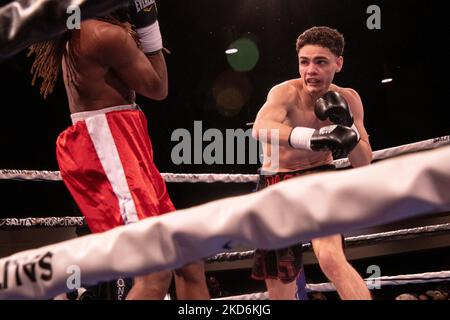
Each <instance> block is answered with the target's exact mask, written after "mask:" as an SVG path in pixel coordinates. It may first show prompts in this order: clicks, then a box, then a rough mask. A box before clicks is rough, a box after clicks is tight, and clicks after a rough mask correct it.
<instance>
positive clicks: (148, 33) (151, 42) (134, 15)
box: [129, 0, 163, 54]
mask: <svg viewBox="0 0 450 320" xmlns="http://www.w3.org/2000/svg"><path fill="white" fill-rule="evenodd" d="M129 7H130V20H131V23H132V24H133V25H134V26H135V28H136V33H137V34H138V36H139V39H140V42H141V46H142V50H143V51H144V52H145V53H149V54H152V53H157V52H159V51H160V50H161V49H162V48H163V44H162V36H161V31H160V29H159V23H158V10H157V8H156V3H155V0H130V5H129Z"/></svg>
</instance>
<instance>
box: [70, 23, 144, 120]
mask: <svg viewBox="0 0 450 320" xmlns="http://www.w3.org/2000/svg"><path fill="white" fill-rule="evenodd" d="M111 27H116V28H117V26H112V25H111V24H109V23H107V22H103V21H98V20H88V21H85V22H83V23H82V27H81V29H80V30H73V31H72V36H71V39H70V41H69V42H68V43H67V46H66V51H65V55H64V57H63V61H62V70H63V77H64V84H65V87H66V92H67V96H68V100H69V107H70V111H71V113H76V112H82V111H92V110H98V109H103V108H107V107H112V106H117V105H124V104H130V103H132V102H134V99H135V95H134V92H133V91H132V90H130V89H128V88H127V86H126V85H125V84H124V83H123V82H122V81H121V80H120V79H119V77H117V76H116V75H115V74H114V72H113V71H112V70H111V68H109V67H108V66H105V65H103V64H102V54H103V53H101V52H100V51H99V49H98V45H97V43H98V41H97V40H98V37H99V33H101V32H102V31H103V30H104V28H111ZM108 54H115V53H114V52H109V53H108Z"/></svg>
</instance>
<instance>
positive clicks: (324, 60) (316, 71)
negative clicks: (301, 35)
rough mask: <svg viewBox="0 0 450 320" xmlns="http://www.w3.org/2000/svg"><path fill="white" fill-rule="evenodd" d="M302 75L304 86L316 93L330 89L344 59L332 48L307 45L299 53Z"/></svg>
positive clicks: (320, 93) (319, 93)
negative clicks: (334, 52) (333, 51)
mask: <svg viewBox="0 0 450 320" xmlns="http://www.w3.org/2000/svg"><path fill="white" fill-rule="evenodd" d="M298 59H299V71H300V77H301V78H302V80H303V86H304V88H305V89H306V90H307V91H308V92H309V93H310V94H314V95H322V94H324V93H325V92H327V91H328V88H329V86H330V84H331V83H332V82H333V78H334V74H335V73H336V72H339V71H341V69H342V65H343V62H344V59H343V58H342V57H337V56H336V55H334V54H333V53H332V52H331V51H330V49H328V48H325V47H322V46H318V45H306V46H304V47H303V48H301V49H300V51H299V53H298Z"/></svg>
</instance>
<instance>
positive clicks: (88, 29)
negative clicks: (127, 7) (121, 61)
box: [81, 20, 134, 58]
mask: <svg viewBox="0 0 450 320" xmlns="http://www.w3.org/2000/svg"><path fill="white" fill-rule="evenodd" d="M81 37H82V38H83V40H84V41H83V42H84V43H86V44H88V45H87V46H86V48H87V51H88V52H87V53H90V55H91V56H98V57H100V58H101V57H104V56H105V55H106V56H109V55H112V54H115V53H116V54H120V53H121V52H123V50H124V49H126V48H127V47H128V46H129V45H130V43H129V42H130V40H132V38H131V36H130V35H129V34H128V32H127V30H125V29H124V28H123V27H121V26H117V25H113V24H111V23H107V22H103V21H99V20H88V21H86V22H84V23H83V24H82V26H81ZM133 42H134V41H133Z"/></svg>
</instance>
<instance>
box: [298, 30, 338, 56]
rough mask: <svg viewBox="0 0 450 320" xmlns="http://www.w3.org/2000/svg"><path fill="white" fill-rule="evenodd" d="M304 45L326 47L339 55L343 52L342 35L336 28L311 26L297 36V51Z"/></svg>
mask: <svg viewBox="0 0 450 320" xmlns="http://www.w3.org/2000/svg"><path fill="white" fill-rule="evenodd" d="M306 45H318V46H321V47H324V48H328V49H330V51H331V52H332V53H333V54H334V55H336V56H338V57H340V56H342V54H343V53H344V46H345V41H344V36H343V35H342V34H341V33H339V31H337V30H336V29H331V28H329V27H312V28H310V29H308V30H306V31H305V32H303V33H302V34H301V35H300V36H299V37H298V38H297V45H296V48H297V53H299V51H300V49H301V48H303V47H304V46H306Z"/></svg>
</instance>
